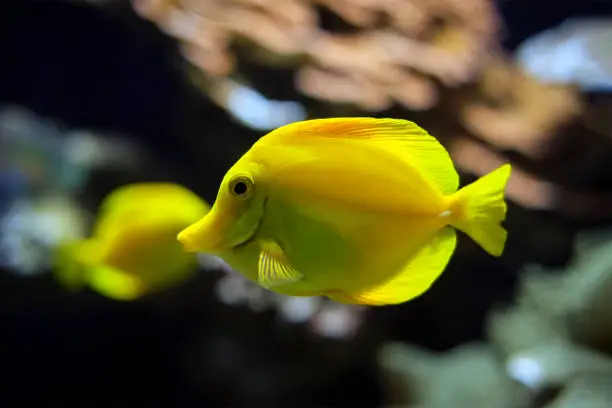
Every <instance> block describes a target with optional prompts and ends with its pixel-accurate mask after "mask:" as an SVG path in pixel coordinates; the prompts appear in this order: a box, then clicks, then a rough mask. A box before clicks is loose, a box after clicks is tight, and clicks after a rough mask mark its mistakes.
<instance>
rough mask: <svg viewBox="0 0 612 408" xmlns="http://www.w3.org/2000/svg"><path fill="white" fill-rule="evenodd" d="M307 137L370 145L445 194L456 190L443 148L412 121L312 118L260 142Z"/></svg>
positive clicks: (454, 176) (455, 178)
mask: <svg viewBox="0 0 612 408" xmlns="http://www.w3.org/2000/svg"><path fill="white" fill-rule="evenodd" d="M308 137H314V138H338V139H342V138H345V139H353V140H363V141H367V142H373V143H376V145H377V146H379V147H383V148H385V149H388V150H390V151H391V152H393V153H395V154H398V155H400V156H401V157H402V158H404V159H405V160H406V161H408V162H409V163H410V164H411V165H412V166H414V167H416V168H418V169H419V171H421V172H422V173H423V174H424V175H426V176H427V178H428V179H430V180H431V181H432V182H433V183H434V184H435V185H436V186H437V187H438V188H439V189H440V191H441V192H442V193H443V194H444V195H449V194H452V193H454V192H455V191H457V188H458V187H459V176H458V174H457V171H456V170H455V166H454V165H453V162H452V160H451V158H450V156H449V154H448V152H447V151H446V149H445V148H444V146H442V144H441V143H440V142H439V141H438V140H437V139H436V138H435V137H433V136H431V135H430V134H429V133H427V131H426V130H424V129H423V128H421V127H420V126H418V125H417V124H415V123H414V122H410V121H407V120H404V119H388V118H385V119H377V118H367V117H364V118H329V119H312V120H306V121H302V122H295V123H291V124H288V125H285V126H282V127H280V128H278V129H276V130H274V131H272V132H270V133H268V134H267V135H266V136H264V138H263V140H262V142H264V143H266V142H277V141H280V140H284V141H290V140H292V139H295V140H303V139H305V138H308Z"/></svg>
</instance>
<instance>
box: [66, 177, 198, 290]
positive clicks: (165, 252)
mask: <svg viewBox="0 0 612 408" xmlns="http://www.w3.org/2000/svg"><path fill="white" fill-rule="evenodd" d="M209 209H210V207H209V205H208V204H207V203H206V202H204V201H203V200H202V199H201V198H200V197H198V196H197V195H196V194H194V193H193V192H191V191H190V190H188V189H186V188H184V187H182V186H179V185H177V184H172V183H136V184H130V185H126V186H122V187H120V188H118V189H116V190H114V191H113V192H111V193H110V194H109V195H108V196H107V197H106V198H105V199H104V201H103V203H102V206H101V209H100V215H99V217H98V219H97V221H96V224H95V227H94V231H93V234H92V237H91V238H89V239H85V240H82V241H76V242H66V243H63V244H62V245H60V246H59V247H58V251H57V253H56V268H55V271H56V275H57V277H58V279H59V280H60V281H61V282H62V283H63V284H64V285H65V286H66V287H68V288H71V289H78V288H80V287H82V286H83V285H88V286H90V287H91V288H92V289H94V290H96V291H97V292H99V293H101V294H103V295H105V296H107V297H109V298H113V299H117V300H133V299H136V298H138V297H141V296H143V295H145V294H148V293H152V292H155V291H158V290H160V289H163V288H165V287H168V286H171V285H173V284H177V283H180V282H182V281H184V280H186V279H187V278H188V277H189V276H190V275H191V274H192V273H193V272H195V271H196V266H197V265H196V258H195V256H194V254H189V253H186V252H185V251H183V249H182V248H181V245H180V244H179V243H178V242H177V241H176V234H177V233H178V232H179V231H181V230H182V229H183V228H185V227H187V226H188V225H190V224H192V223H193V222H195V221H197V220H198V219H200V218H201V217H203V216H204V215H205V214H206V213H207V212H208V211H209Z"/></svg>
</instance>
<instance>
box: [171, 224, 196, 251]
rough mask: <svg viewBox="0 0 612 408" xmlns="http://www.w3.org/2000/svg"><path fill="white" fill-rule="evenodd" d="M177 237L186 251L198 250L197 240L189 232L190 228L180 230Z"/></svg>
mask: <svg viewBox="0 0 612 408" xmlns="http://www.w3.org/2000/svg"><path fill="white" fill-rule="evenodd" d="M176 239H177V240H178V242H179V243H180V244H181V245H182V246H183V250H184V251H185V252H198V244H197V240H196V239H194V237H193V235H192V234H190V233H189V228H187V229H184V230H183V231H181V232H179V234H178V236H177V237H176Z"/></svg>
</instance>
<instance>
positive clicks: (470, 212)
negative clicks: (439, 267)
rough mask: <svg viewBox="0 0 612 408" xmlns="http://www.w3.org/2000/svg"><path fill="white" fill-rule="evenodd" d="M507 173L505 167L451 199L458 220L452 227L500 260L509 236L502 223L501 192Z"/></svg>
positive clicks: (504, 204)
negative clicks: (457, 210)
mask: <svg viewBox="0 0 612 408" xmlns="http://www.w3.org/2000/svg"><path fill="white" fill-rule="evenodd" d="M510 171H511V167H510V164H504V165H503V166H501V167H499V168H497V169H496V170H494V171H492V172H491V173H489V174H487V175H485V176H484V177H481V178H480V179H478V180H476V181H475V182H473V183H472V184H469V185H467V186H465V187H463V188H462V189H460V190H459V191H457V192H456V193H455V194H454V195H453V199H454V200H456V201H455V203H457V204H458V205H459V206H460V209H461V216H460V217H459V218H458V219H457V220H455V221H453V222H452V224H451V225H452V226H453V227H455V228H457V229H459V230H461V231H463V232H465V233H466V234H467V235H468V236H469V237H470V238H472V239H473V240H474V241H476V243H477V244H478V245H480V246H481V247H482V249H484V250H485V251H487V252H488V253H489V254H491V255H493V256H501V254H502V252H503V251H504V246H505V244H506V237H507V235H508V233H507V231H506V230H505V229H504V227H503V226H502V225H501V223H502V222H503V221H504V219H505V218H506V208H507V207H506V202H505V200H504V190H505V188H506V184H507V183H508V178H509V177H510Z"/></svg>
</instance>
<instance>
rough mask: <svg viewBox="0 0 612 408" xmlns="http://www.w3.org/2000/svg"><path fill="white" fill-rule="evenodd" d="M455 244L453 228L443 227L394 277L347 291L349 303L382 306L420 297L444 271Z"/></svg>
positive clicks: (455, 237)
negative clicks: (365, 287)
mask: <svg viewBox="0 0 612 408" xmlns="http://www.w3.org/2000/svg"><path fill="white" fill-rule="evenodd" d="M456 244H457V235H456V233H455V230H454V229H452V228H450V227H447V228H444V229H442V230H441V231H440V232H438V234H437V235H436V236H435V237H434V239H433V240H432V241H431V242H430V243H429V244H428V245H426V246H425V247H423V248H421V249H420V250H419V252H417V254H416V255H415V256H414V257H413V258H412V259H411V260H410V262H409V263H408V264H407V265H406V266H405V267H404V269H403V270H402V272H401V273H399V274H398V275H397V276H395V277H394V278H393V279H391V280H389V281H387V282H385V283H383V284H381V285H380V286H378V287H375V288H373V289H370V290H368V291H364V292H361V293H352V294H349V295H348V297H349V298H350V300H351V302H352V303H357V304H362V305H369V306H382V305H389V304H398V303H403V302H407V301H408V300H410V299H413V298H415V297H417V296H420V295H422V294H423V293H424V292H425V291H427V289H429V287H430V286H431V285H432V284H433V283H434V282H435V281H436V279H438V277H439V276H440V274H441V273H442V272H443V271H444V268H445V267H446V265H447V264H448V261H449V260H450V257H451V255H452V254H453V252H454V250H455V246H456Z"/></svg>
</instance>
